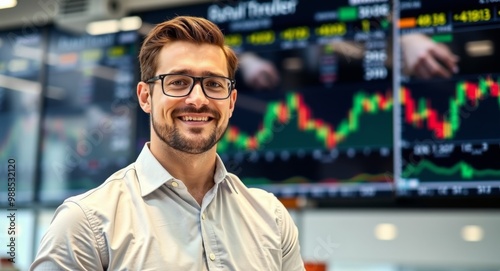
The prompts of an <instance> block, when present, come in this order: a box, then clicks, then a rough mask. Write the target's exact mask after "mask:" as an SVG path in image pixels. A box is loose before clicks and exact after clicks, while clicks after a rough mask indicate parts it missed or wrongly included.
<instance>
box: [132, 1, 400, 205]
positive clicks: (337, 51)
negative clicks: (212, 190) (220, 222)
mask: <svg viewBox="0 0 500 271" xmlns="http://www.w3.org/2000/svg"><path fill="white" fill-rule="evenodd" d="M391 8H392V7H391V2H390V1H388V0H387V1H383V0H382V1H379V0H377V1H354V0H351V1H347V0H345V1H320V0H314V1H297V0H281V1H276V0H275V1H221V2H216V3H209V4H203V5H196V6H190V7H185V8H178V9H168V10H162V11H155V12H149V13H146V14H141V17H142V18H143V20H144V21H146V22H149V23H158V22H161V21H163V20H165V19H167V18H172V17H174V16H176V15H195V16H203V17H205V18H207V19H209V20H211V21H213V22H215V23H217V24H218V25H219V26H220V28H221V29H222V30H223V32H224V34H225V36H226V43H227V44H228V45H230V46H232V47H233V48H234V49H235V50H236V52H237V53H238V56H239V58H240V69H239V72H238V75H237V78H236V82H237V83H236V88H237V90H238V100H237V102H236V109H235V112H234V114H233V117H232V118H231V120H230V126H229V128H228V130H227V132H226V134H225V136H224V137H223V138H222V140H221V142H220V143H219V144H218V153H219V154H220V155H221V157H222V158H223V160H224V161H225V162H226V166H227V167H228V170H229V171H230V172H233V173H235V174H237V175H238V176H239V177H240V178H241V179H242V180H243V182H244V183H246V184H247V185H248V186H251V187H262V188H264V189H266V190H268V191H271V192H273V193H275V194H276V195H277V196H280V197H298V196H305V197H313V198H358V197H365V198H374V197H392V196H393V188H394V187H393V177H392V176H393V127H392V123H393V95H392V82H393V81H392V65H391V60H392V57H391V56H392V45H391V43H392V22H391Z"/></svg>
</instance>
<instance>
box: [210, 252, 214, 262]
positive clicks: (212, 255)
mask: <svg viewBox="0 0 500 271" xmlns="http://www.w3.org/2000/svg"><path fill="white" fill-rule="evenodd" d="M210 260H212V261H213V260H215V254H213V253H210Z"/></svg>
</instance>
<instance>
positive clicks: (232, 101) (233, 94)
mask: <svg viewBox="0 0 500 271" xmlns="http://www.w3.org/2000/svg"><path fill="white" fill-rule="evenodd" d="M237 97H238V91H237V90H236V89H234V90H233V91H232V92H231V96H229V117H232V116H233V111H234V106H235V105H236V98H237Z"/></svg>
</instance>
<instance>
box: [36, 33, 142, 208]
mask: <svg viewBox="0 0 500 271" xmlns="http://www.w3.org/2000/svg"><path fill="white" fill-rule="evenodd" d="M137 54H138V52H137V33H135V32H122V33H116V34H106V35H99V36H91V35H72V34H70V33H64V32H61V31H59V30H57V29H51V31H50V38H49V46H48V65H47V90H46V95H45V96H46V97H45V111H44V119H43V123H42V125H43V134H42V156H41V158H42V159H41V169H42V170H41V191H40V200H42V201H60V200H62V199H64V198H66V197H68V196H70V195H74V194H76V193H80V192H83V191H86V190H88V189H90V188H93V187H96V186H97V185H99V184H100V183H102V182H103V181H104V180H106V179H107V178H108V177H109V176H110V175H111V174H112V173H114V172H115V171H116V170H118V169H120V168H122V167H124V166H126V165H127V164H129V163H130V162H132V161H133V160H134V157H135V154H136V152H135V142H134V137H135V133H134V125H135V121H134V119H135V118H134V116H135V112H136V110H137V109H136V107H137V102H136V101H135V98H134V97H135V84H136V80H137V79H136V78H135V76H134V75H135V74H136V66H137V64H136V58H137Z"/></svg>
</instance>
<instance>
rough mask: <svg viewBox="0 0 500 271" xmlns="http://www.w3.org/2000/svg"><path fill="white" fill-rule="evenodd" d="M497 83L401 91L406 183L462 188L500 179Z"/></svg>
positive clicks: (464, 82)
mask: <svg viewBox="0 0 500 271" xmlns="http://www.w3.org/2000/svg"><path fill="white" fill-rule="evenodd" d="M496 78H498V77H496ZM496 78H495V77H494V76H491V75H488V76H483V77H480V78H470V79H461V80H458V81H453V82H449V81H448V82H442V83H433V86H432V87H429V85H428V84H423V85H419V84H417V83H414V84H409V85H408V86H403V87H402V88H401V90H400V97H401V115H402V116H401V119H402V120H401V123H402V132H401V135H402V142H403V144H402V145H403V148H402V149H401V157H402V161H403V162H402V171H401V176H402V178H404V179H406V180H414V181H416V182H418V183H426V182H427V183H439V182H462V183H463V185H466V184H467V183H469V184H470V185H472V184H473V183H480V182H489V181H496V180H499V179H500V169H499V168H498V166H497V163H495V161H496V157H498V155H499V154H500V144H499V138H500V131H499V130H498V129H496V127H498V125H499V124H500V99H499V82H498V79H496Z"/></svg>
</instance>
